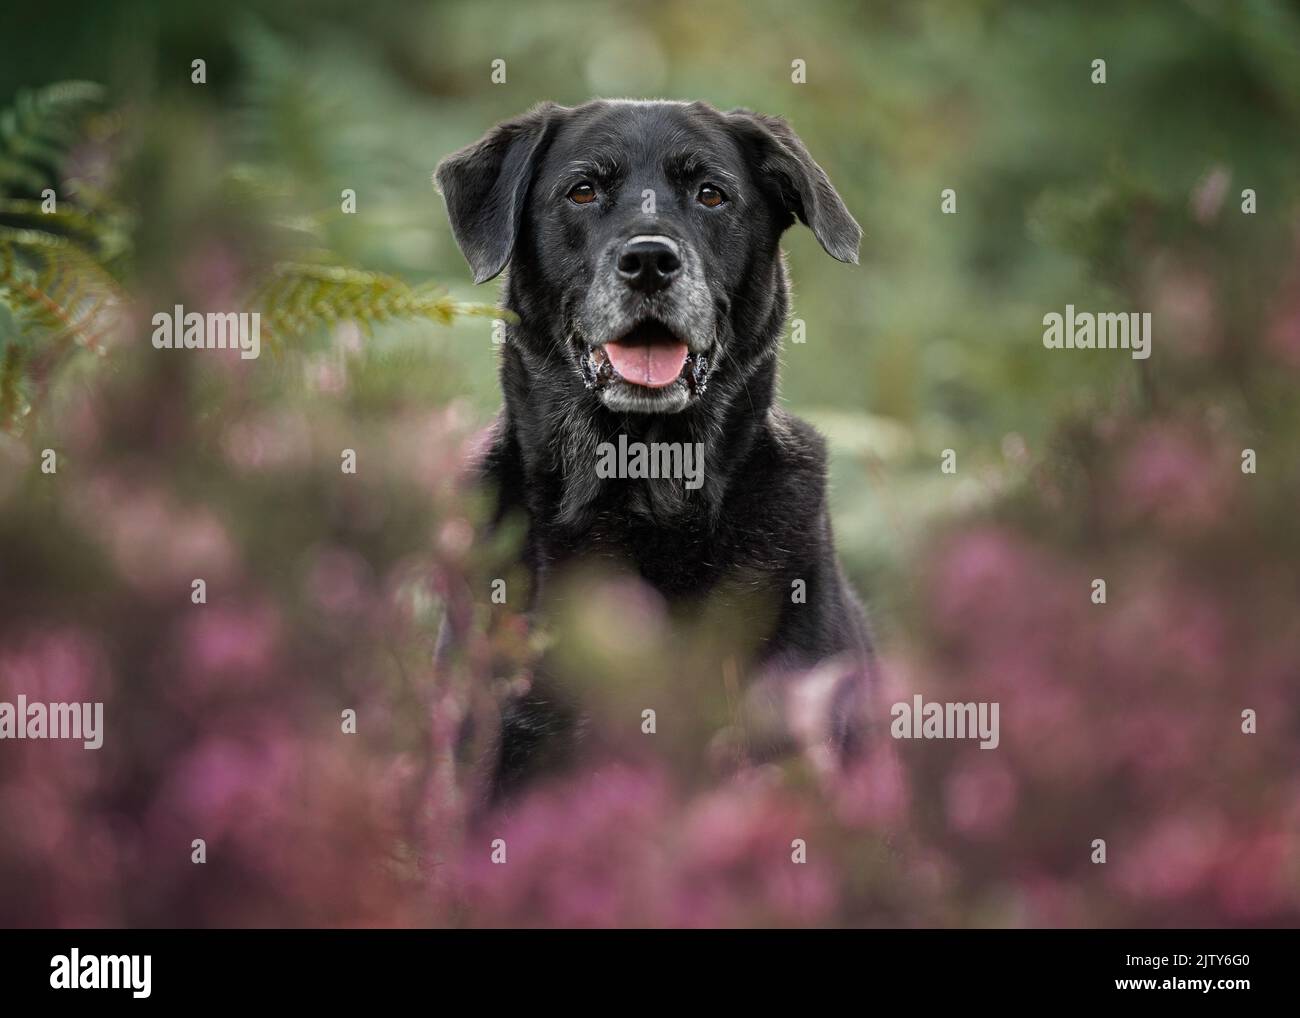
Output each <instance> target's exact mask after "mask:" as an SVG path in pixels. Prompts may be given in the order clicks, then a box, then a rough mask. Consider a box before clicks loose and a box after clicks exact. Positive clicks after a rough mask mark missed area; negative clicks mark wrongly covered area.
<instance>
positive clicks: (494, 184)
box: [436, 101, 871, 791]
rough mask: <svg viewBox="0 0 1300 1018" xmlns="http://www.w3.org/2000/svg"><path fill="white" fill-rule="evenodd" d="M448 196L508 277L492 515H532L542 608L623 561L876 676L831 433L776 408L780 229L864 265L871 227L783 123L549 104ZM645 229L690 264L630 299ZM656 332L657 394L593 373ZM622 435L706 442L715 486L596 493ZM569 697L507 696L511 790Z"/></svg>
mask: <svg viewBox="0 0 1300 1018" xmlns="http://www.w3.org/2000/svg"><path fill="white" fill-rule="evenodd" d="M436 182H437V184H438V187H439V189H440V190H441V192H442V194H443V196H444V198H445V200H446V204H447V210H448V214H449V216H450V219H451V224H452V228H453V231H454V233H455V237H456V240H457V242H458V243H459V245H460V247H461V250H462V251H463V252H464V254H465V257H466V259H467V260H468V261H469V264H470V266H471V268H472V269H473V271H474V278H475V281H476V282H483V281H485V280H488V279H491V278H492V277H494V276H495V275H497V274H498V273H499V272H501V271H502V269H504V268H505V267H506V265H507V264H509V266H510V272H509V275H508V279H507V281H506V286H505V301H504V303H505V306H506V307H507V308H508V309H509V310H510V311H512V312H513V313H514V315H515V316H516V317H517V322H515V323H514V324H511V325H510V326H509V328H508V336H507V342H506V344H505V346H504V352H503V360H502V364H501V386H502V389H503V392H504V397H505V403H504V407H503V409H502V411H501V414H500V416H499V417H498V420H497V422H496V424H495V425H494V431H493V434H492V441H491V446H490V450H489V451H488V453H487V455H486V457H485V460H484V462H483V463H482V466H481V470H482V476H483V479H484V480H485V481H486V482H487V483H488V484H489V485H490V486H491V488H492V490H493V491H494V492H495V497H496V517H497V519H498V520H500V519H502V518H505V517H507V516H508V515H510V514H512V513H519V512H522V513H523V514H524V515H525V516H526V519H527V522H528V531H527V538H526V545H525V548H524V551H523V555H524V561H525V563H526V565H527V568H528V571H529V573H530V575H531V577H532V581H533V591H532V594H531V596H532V598H533V600H534V602H535V601H536V600H537V599H538V598H540V597H541V596H542V594H543V592H544V591H545V589H546V587H547V584H548V581H549V580H550V579H551V578H552V577H553V575H554V574H555V573H556V571H557V570H558V569H560V568H561V567H563V566H566V565H568V564H571V563H573V562H574V561H575V560H577V559H579V558H581V557H584V556H593V555H594V556H601V557H608V558H613V559H617V560H619V561H621V562H622V563H624V564H625V565H628V566H630V568H632V569H634V570H635V571H636V572H637V573H639V575H640V576H641V577H642V578H643V579H644V580H645V581H647V582H648V583H650V584H652V585H653V586H654V587H655V588H657V589H658V590H659V591H660V592H661V593H662V594H663V595H664V596H665V597H666V598H667V599H668V600H669V602H670V604H682V603H685V604H691V603H698V600H699V599H702V598H706V597H708V596H709V595H710V593H711V592H712V591H715V590H717V589H718V588H719V587H720V585H723V584H724V583H727V582H729V581H737V582H739V583H741V584H744V585H747V586H748V587H750V588H751V589H752V588H753V587H754V586H760V587H761V588H763V589H765V590H767V591H770V597H771V601H772V605H773V609H774V612H775V614H774V616H773V620H774V621H773V624H772V625H771V627H770V630H769V631H767V632H765V633H763V634H761V652H760V661H759V664H760V666H761V667H763V668H764V669H799V668H807V667H809V666H812V665H814V664H816V663H817V662H819V661H822V660H823V659H826V658H829V657H832V656H837V655H838V656H841V657H842V658H844V659H847V660H849V661H852V662H857V663H858V665H859V667H857V669H856V676H857V678H856V679H855V682H856V683H857V684H858V685H860V684H861V682H863V681H865V676H866V674H867V671H868V667H867V665H868V662H869V659H870V655H871V648H870V641H869V638H868V633H867V627H866V624H865V621H864V618H863V614H862V610H861V608H860V607H859V604H858V602H857V600H856V598H855V597H854V595H853V593H852V591H851V590H850V588H849V586H848V584H847V583H846V581H845V579H844V576H843V574H842V572H841V569H840V567H839V564H838V562H837V560H836V557H835V551H834V545H833V541H832V536H831V525H830V518H829V514H828V511H827V504H826V491H825V487H826V455H825V448H824V443H823V441H822V439H821V438H820V436H818V435H817V434H816V432H814V431H813V429H812V428H811V427H809V426H808V425H807V424H805V423H804V422H802V421H800V420H799V419H797V418H795V417H792V416H790V415H788V414H787V413H785V412H784V411H783V410H782V409H781V408H780V407H779V406H777V404H776V372H777V353H778V348H779V344H780V336H781V334H782V332H783V331H784V324H785V320H786V314H787V310H788V284H787V280H786V272H785V266H784V262H783V259H782V255H781V251H780V246H779V245H780V237H781V234H782V233H783V232H784V231H785V229H786V228H787V227H788V226H790V225H791V224H793V223H794V222H795V220H796V219H798V220H800V221H802V222H803V223H805V224H807V225H808V226H809V227H810V228H811V229H812V231H813V233H814V234H815V235H816V237H817V239H818V240H819V241H820V242H821V244H822V246H823V247H824V248H825V249H826V251H827V252H828V253H830V254H831V255H832V256H834V257H835V258H837V259H839V260H840V261H844V262H853V263H856V262H857V252H858V244H859V240H860V237H861V231H860V229H859V227H858V224H857V223H856V222H855V221H854V219H853V217H852V216H851V215H850V214H849V212H848V210H847V209H846V208H845V206H844V204H843V202H842V201H841V200H840V197H839V195H838V194H837V193H836V191H835V189H834V188H833V187H832V186H831V183H830V181H829V180H828V179H827V177H826V174H825V173H824V172H823V171H822V169H821V168H820V167H819V166H818V165H817V164H816V163H815V162H814V161H813V159H812V157H811V156H810V155H809V154H808V152H807V150H806V149H805V147H804V145H803V143H802V142H801V141H800V140H799V139H798V137H796V135H795V134H794V132H793V131H792V130H791V129H790V127H789V126H788V125H787V124H786V123H785V122H784V121H782V120H780V119H777V118H773V117H767V116H763V115H759V114H755V113H751V112H749V111H746V110H737V111H733V112H729V113H723V112H720V111H718V110H716V109H714V108H713V107H711V106H709V105H707V104H704V103H690V104H684V103H675V102H632V101H597V102H590V103H587V104H585V105H582V106H579V107H576V108H565V107H560V106H556V105H554V104H549V103H548V104H543V105H542V106H539V107H537V108H536V109H534V110H532V111H530V112H529V113H527V114H525V115H523V116H520V117H518V118H516V119H513V120H510V121H507V122H505V123H502V124H500V125H498V126H497V127H495V128H493V129H492V130H491V131H490V132H489V133H488V134H487V135H486V136H485V137H484V138H483V139H482V140H480V141H478V142H476V143H475V144H472V145H470V146H468V147H467V148H464V149H462V150H461V151H459V152H457V153H455V154H454V155H452V156H449V157H448V158H447V159H446V160H444V161H443V162H442V164H441V165H440V166H439V167H438V170H437V173H436ZM710 187H711V188H712V189H713V191H712V192H710V191H707V190H702V188H710ZM648 192H650V193H652V194H653V198H654V209H653V212H649V211H647V209H648V206H647V204H646V201H645V199H646V196H647V193H648ZM715 193H716V195H721V197H722V200H721V201H720V202H719V203H718V204H717V205H716V206H715V205H713V200H714V198H715V196H716V195H715ZM634 237H642V238H645V237H648V238H650V243H651V247H652V248H653V251H652V254H653V253H654V252H656V251H661V250H664V249H668V250H671V251H672V252H673V256H672V257H668V256H664V257H666V258H667V261H666V262H663V263H661V264H668V265H669V269H671V268H672V267H671V264H669V263H676V265H677V268H676V269H675V270H672V271H673V272H674V273H675V274H672V278H670V279H667V281H663V280H657V281H656V282H655V283H654V284H653V285H652V286H651V287H647V286H638V285H633V284H634V283H635V282H636V279H635V277H629V275H628V272H627V271H625V270H626V268H627V263H625V262H622V261H620V257H621V252H625V251H626V249H627V246H628V242H629V241H630V240H631V239H632V238H634ZM663 238H667V239H666V240H664V239H663ZM656 244H657V245H659V246H658V247H655V246H654V245H656ZM620 266H622V268H620ZM633 267H634V268H635V267H636V266H635V259H633ZM642 282H644V280H642ZM647 319H649V320H651V321H653V322H655V323H658V325H662V326H663V330H661V331H664V332H665V333H667V334H670V337H671V338H675V339H679V340H680V341H682V342H684V343H685V344H686V346H687V347H688V349H689V354H688V357H687V361H686V365H685V367H684V368H683V374H682V376H681V377H680V379H679V380H678V381H677V382H675V383H673V384H672V385H670V386H667V387H665V388H662V389H646V388H643V387H642V386H638V385H634V384H630V383H628V382H626V381H623V380H621V379H620V378H619V377H617V376H615V377H614V378H612V379H611V378H610V377H609V371H608V367H607V366H605V365H602V364H601V363H600V361H602V360H603V359H604V358H602V357H601V351H600V347H601V345H602V344H603V343H605V342H608V341H612V340H617V339H618V338H619V336H621V335H624V334H625V333H626V332H627V330H628V329H629V328H631V327H633V326H635V325H636V324H637V323H639V322H643V321H645V320H647ZM656 327H657V326H656ZM602 367H604V377H602ZM619 434H626V435H627V436H628V440H629V441H642V442H646V443H650V442H680V443H701V444H702V446H703V449H704V456H705V459H704V462H705V470H704V478H703V485H702V487H699V488H698V489H697V490H690V489H688V488H687V487H686V486H685V485H684V484H683V483H682V481H680V480H672V479H667V480H664V479H660V480H626V479H623V480H618V479H605V480H602V479H600V478H599V477H598V476H597V472H596V469H595V454H596V453H595V450H596V446H597V444H598V443H600V442H605V441H616V439H617V436H618V435H619ZM795 580H803V581H804V582H805V583H806V601H804V602H802V603H796V600H795V599H792V597H791V591H792V589H793V588H792V583H793V581H795ZM555 702H556V701H555V699H554V697H553V696H552V694H551V693H549V692H543V691H540V690H534V692H533V693H532V694H530V695H529V696H527V697H525V698H523V699H521V700H519V701H517V702H515V703H513V704H510V705H508V706H507V708H506V718H505V725H504V730H503V734H502V740H501V746H500V764H499V767H498V775H497V778H498V785H497V788H498V791H501V790H504V789H508V788H509V787H511V786H512V785H513V783H514V782H515V781H516V780H517V779H518V778H519V777H520V776H521V775H524V774H527V773H528V772H529V771H530V770H531V769H533V768H534V767H535V766H536V762H537V759H538V756H539V751H540V746H541V744H543V743H544V742H546V741H547V739H546V737H547V736H548V735H549V736H551V737H552V741H554V738H559V739H561V740H562V739H563V738H565V737H567V736H566V733H568V732H569V731H570V724H571V722H572V716H571V715H570V714H568V713H566V712H565V711H564V710H561V709H559V708H557V707H556V706H555ZM860 704H861V690H860V689H849V690H848V691H847V692H845V693H843V694H840V695H837V697H836V702H835V705H834V707H833V709H832V710H833V713H834V715H835V717H834V718H833V719H832V721H833V724H832V725H831V730H832V732H833V736H832V737H833V739H834V740H835V742H836V743H837V745H838V747H839V748H840V749H849V748H851V746H852V744H853V742H854V739H855V734H854V723H855V718H854V715H855V714H856V712H857V710H858V708H859V707H860Z"/></svg>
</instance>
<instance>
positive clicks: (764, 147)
mask: <svg viewBox="0 0 1300 1018" xmlns="http://www.w3.org/2000/svg"><path fill="white" fill-rule="evenodd" d="M727 119H728V121H729V122H730V123H731V124H732V125H733V126H734V127H735V128H736V129H737V130H738V131H739V133H740V134H741V136H742V137H743V138H744V139H745V140H746V141H747V142H748V143H749V144H751V145H754V146H756V147H757V149H758V152H759V163H758V167H759V172H760V173H762V174H765V175H769V176H772V177H774V178H775V179H776V181H777V184H778V185H779V187H780V188H781V198H782V201H783V202H784V203H785V207H786V210H787V212H789V213H790V214H791V216H797V217H798V218H799V220H800V221H801V222H802V223H804V224H805V225H806V226H808V227H809V229H811V230H812V232H813V235H814V236H815V237H816V238H817V239H818V240H819V241H820V242H821V245H822V247H824V248H825V249H826V253H827V254H829V255H830V256H831V257H833V258H838V259H839V260H840V261H842V262H852V263H853V264H854V265H856V264H857V262H858V244H859V243H861V241H862V227H860V226H859V225H858V223H857V220H856V219H854V218H853V216H852V215H851V214H850V212H849V210H848V209H847V208H846V207H845V205H844V202H843V200H842V199H841V198H840V196H839V194H838V193H837V192H836V190H835V188H834V186H832V184H831V181H830V178H829V177H827V176H826V171H825V170H823V169H822V168H821V167H820V166H818V165H817V164H816V163H815V162H814V161H813V157H812V156H811V155H809V154H808V149H806V148H805V147H804V143H803V142H802V141H800V140H799V136H798V135H797V134H795V133H794V130H793V129H792V128H791V127H790V125H789V124H787V123H786V122H785V121H784V120H782V119H781V118H780V117H769V116H766V115H764V114H762V113H754V112H752V111H750V110H732V111H731V112H730V113H728V114H727ZM790 221H793V220H790Z"/></svg>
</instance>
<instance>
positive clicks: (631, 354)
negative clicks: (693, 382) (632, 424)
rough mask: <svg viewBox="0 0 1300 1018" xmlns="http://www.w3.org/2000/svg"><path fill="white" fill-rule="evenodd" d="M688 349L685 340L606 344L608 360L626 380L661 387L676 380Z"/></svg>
mask: <svg viewBox="0 0 1300 1018" xmlns="http://www.w3.org/2000/svg"><path fill="white" fill-rule="evenodd" d="M686 352H687V351H686V344H685V343H649V344H645V343H643V344H639V345H637V346H629V345H625V344H623V343H606V344H605V353H606V354H607V355H608V357H609V362H610V363H611V364H612V365H614V370H615V371H617V372H618V373H619V375H620V376H621V377H622V378H623V380H624V381H626V382H631V383H632V384H633V385H645V386H648V387H649V388H651V389H662V388H663V387H664V386H665V385H672V384H673V382H675V381H677V377H678V376H679V375H680V374H681V373H682V365H683V364H685V363H686Z"/></svg>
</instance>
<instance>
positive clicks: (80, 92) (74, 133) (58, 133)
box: [0, 81, 104, 194]
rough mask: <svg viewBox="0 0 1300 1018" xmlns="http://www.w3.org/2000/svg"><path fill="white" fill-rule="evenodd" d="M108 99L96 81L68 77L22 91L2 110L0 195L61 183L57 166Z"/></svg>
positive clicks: (35, 191) (0, 129) (0, 117)
mask: <svg viewBox="0 0 1300 1018" xmlns="http://www.w3.org/2000/svg"><path fill="white" fill-rule="evenodd" d="M103 100H104V88H103V86H102V85H97V84H95V83H94V82H90V81H64V82H59V83H58V84H55V85H49V86H47V87H45V88H42V89H37V90H36V91H28V92H20V93H18V97H17V98H16V99H15V100H14V104H13V105H12V106H11V107H10V108H9V109H7V110H4V111H3V112H0V194H14V193H17V192H29V193H32V194H35V193H38V192H40V190H41V189H42V188H44V187H47V186H49V185H50V184H52V183H54V182H55V170H56V169H57V167H58V164H59V163H60V162H61V161H62V159H63V157H64V155H65V154H66V153H67V150H68V149H69V148H70V147H71V146H72V145H73V143H75V142H76V141H77V139H78V138H79V137H80V136H81V129H82V124H83V122H84V120H85V118H86V116H87V114H89V113H91V112H92V111H94V110H95V109H97V108H98V107H99V106H100V104H101V103H102V102H103Z"/></svg>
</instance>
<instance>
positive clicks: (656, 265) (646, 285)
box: [618, 237, 682, 293]
mask: <svg viewBox="0 0 1300 1018" xmlns="http://www.w3.org/2000/svg"><path fill="white" fill-rule="evenodd" d="M681 271H682V260H681V258H680V257H679V255H678V253H677V244H676V243H674V242H673V241H672V240H670V239H669V238H667V237H633V238H632V239H631V240H629V241H628V242H627V243H626V244H624V245H623V250H622V251H620V252H619V253H618V274H619V275H620V276H622V277H623V280H624V282H626V283H627V285H628V286H630V287H632V289H633V290H641V291H643V292H645V293H653V292H654V291H655V290H662V289H663V288H664V287H665V286H667V285H668V284H669V283H671V282H672V281H673V277H674V276H676V275H677V274H678V273H679V272H681Z"/></svg>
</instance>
